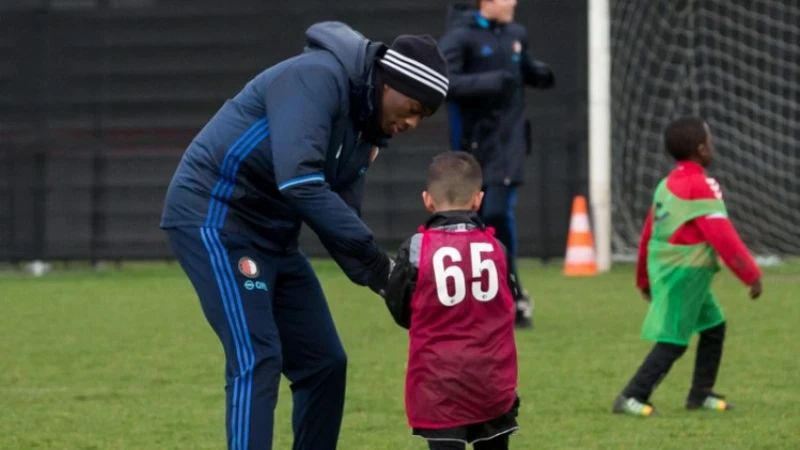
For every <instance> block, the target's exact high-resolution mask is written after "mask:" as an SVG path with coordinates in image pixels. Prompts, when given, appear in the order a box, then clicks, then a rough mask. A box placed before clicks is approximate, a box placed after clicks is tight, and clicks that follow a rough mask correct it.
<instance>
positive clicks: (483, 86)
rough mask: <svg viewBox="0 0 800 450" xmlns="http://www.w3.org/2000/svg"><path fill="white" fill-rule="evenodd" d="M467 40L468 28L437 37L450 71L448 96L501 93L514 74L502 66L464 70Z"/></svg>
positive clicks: (456, 98)
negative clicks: (474, 70) (489, 68)
mask: <svg viewBox="0 0 800 450" xmlns="http://www.w3.org/2000/svg"><path fill="white" fill-rule="evenodd" d="M469 40H470V36H469V34H468V31H466V30H462V29H455V30H451V31H450V32H448V33H447V34H445V35H444V36H442V39H441V40H439V49H440V50H441V51H442V54H443V55H444V57H445V59H446V60H447V68H448V71H449V72H450V88H449V90H448V92H447V97H448V99H451V100H462V99H463V100H466V99H470V98H475V97H489V96H495V95H500V94H502V93H503V92H504V91H505V90H507V89H509V88H510V87H511V86H512V85H513V84H514V82H515V81H514V75H513V74H511V73H508V72H506V71H504V70H495V71H490V72H481V73H472V74H467V73H464V66H465V58H466V57H467V54H468V53H467V48H468V43H469Z"/></svg>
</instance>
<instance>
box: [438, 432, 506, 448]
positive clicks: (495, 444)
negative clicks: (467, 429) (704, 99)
mask: <svg viewBox="0 0 800 450" xmlns="http://www.w3.org/2000/svg"><path fill="white" fill-rule="evenodd" d="M508 438H509V435H508V434H503V435H500V436H498V437H496V438H494V439H491V440H488V441H478V442H475V443H474V444H472V448H474V449H475V450H508ZM428 448H429V449H430V450H465V449H466V448H467V444H465V443H463V442H458V441H428Z"/></svg>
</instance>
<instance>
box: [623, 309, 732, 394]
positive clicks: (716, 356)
mask: <svg viewBox="0 0 800 450" xmlns="http://www.w3.org/2000/svg"><path fill="white" fill-rule="evenodd" d="M724 341H725V322H723V323H721V324H719V325H717V326H715V327H713V328H710V329H708V330H705V331H703V332H702V333H700V342H699V343H698V345H697V356H696V358H695V364H694V375H693V376H692V387H691V389H690V390H689V396H688V401H690V402H702V401H703V400H704V399H705V398H706V396H708V395H709V394H710V393H711V390H712V389H713V388H714V384H715V383H716V381H717V374H718V372H719V366H720V363H721V361H722V347H723V342H724ZM685 352H686V347H685V346H682V345H675V344H667V343H661V342H659V343H657V344H656V345H655V347H653V350H651V351H650V353H649V354H648V355H647V357H646V358H645V360H644V362H643V363H642V365H641V366H640V367H639V369H638V370H637V371H636V374H635V375H634V376H633V378H631V380H630V382H629V383H628V385H627V386H626V387H625V389H624V390H623V391H622V394H623V395H624V396H626V397H633V398H635V399H637V400H639V401H640V402H648V401H649V400H650V396H651V395H652V394H653V391H654V390H655V389H656V387H657V386H658V384H659V383H661V380H663V379H664V377H666V376H667V374H668V373H669V371H670V369H671V368H672V365H673V364H674V363H675V361H677V360H678V358H680V357H681V356H683V354H684V353H685Z"/></svg>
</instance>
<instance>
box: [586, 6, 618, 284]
mask: <svg viewBox="0 0 800 450" xmlns="http://www.w3.org/2000/svg"><path fill="white" fill-rule="evenodd" d="M609 1H610V0H588V2H589V8H588V12H589V20H588V22H589V33H588V37H589V45H588V49H589V74H588V75H589V77H588V78H589V204H590V206H589V210H590V211H591V216H592V228H593V232H594V241H595V252H596V258H597V269H598V270H599V271H600V272H605V271H607V270H609V269H610V268H611V233H612V230H611V43H610V37H611V36H610V34H611V23H610V20H609Z"/></svg>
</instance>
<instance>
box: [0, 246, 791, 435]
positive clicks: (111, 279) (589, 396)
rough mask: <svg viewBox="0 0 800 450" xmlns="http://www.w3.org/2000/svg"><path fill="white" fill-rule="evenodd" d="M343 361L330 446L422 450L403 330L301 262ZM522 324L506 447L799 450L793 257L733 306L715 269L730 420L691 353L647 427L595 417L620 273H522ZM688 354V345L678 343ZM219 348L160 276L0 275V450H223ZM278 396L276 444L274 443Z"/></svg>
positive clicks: (625, 269)
mask: <svg viewBox="0 0 800 450" xmlns="http://www.w3.org/2000/svg"><path fill="white" fill-rule="evenodd" d="M314 264H315V266H316V267H317V269H318V274H319V277H320V279H321V281H322V284H323V287H324V288H325V291H326V295H327V296H328V301H329V302H330V304H331V307H332V310H333V313H334V316H335V320H336V323H337V325H338V328H339V332H340V334H341V337H342V339H343V341H344V344H345V348H346V349H347V351H348V356H349V368H348V391H347V405H346V411H345V418H344V423H343V425H342V433H341V438H340V443H339V448H341V449H398V450H399V449H411V450H414V449H420V450H421V449H424V448H426V447H425V445H424V443H423V442H422V441H420V440H418V438H413V437H411V436H410V434H409V430H408V429H407V425H406V422H405V415H404V411H403V376H404V373H403V371H404V368H405V352H406V346H407V339H406V335H405V334H404V332H403V330H401V329H399V328H397V327H396V326H394V324H393V322H392V321H391V318H390V317H389V315H388V313H387V312H386V310H385V308H384V306H383V304H382V303H381V301H380V300H379V298H378V297H376V296H374V295H373V294H372V293H371V292H369V291H368V290H367V289H364V288H359V287H356V286H354V285H352V284H350V283H349V282H348V281H347V280H346V279H345V277H344V276H343V275H342V274H341V272H340V271H339V270H338V269H337V268H336V267H335V266H334V265H333V264H332V263H330V262H328V261H315V262H314ZM521 271H522V274H523V275H522V277H523V281H524V285H525V286H526V288H527V289H528V290H529V291H530V292H531V293H532V294H533V295H534V296H535V298H536V300H537V303H536V311H535V318H536V330H535V331H532V332H528V331H523V332H520V333H518V346H519V353H520V358H521V365H520V372H521V373H520V376H521V385H520V395H521V397H522V408H521V414H520V418H519V420H520V424H521V427H522V428H521V430H520V432H519V434H518V435H516V436H515V437H513V438H512V448H517V449H537V448H541V449H640V448H658V449H686V448H703V449H771V448H772V449H789V448H800V385H799V384H798V381H800V378H799V377H798V369H800V363H799V362H798V350H797V349H798V348H800V347H798V344H797V342H798V324H800V304H798V302H797V298H796V297H797V295H796V293H797V292H798V290H800V265H797V264H793V265H790V266H784V267H782V268H779V269H770V270H769V271H768V272H767V273H768V275H767V277H766V278H765V280H764V287H765V294H764V296H763V297H762V299H761V300H759V301H757V302H752V301H750V300H749V299H748V298H747V296H746V293H747V291H746V289H745V288H744V287H742V286H741V285H740V284H738V282H737V281H736V280H735V279H734V278H733V277H732V276H731V275H730V274H729V273H728V272H727V271H723V272H722V273H721V275H720V277H719V278H718V280H717V281H716V282H715V293H716V294H717V297H718V298H719V299H720V301H721V303H722V305H723V308H724V309H725V312H726V315H727V317H728V321H729V324H728V340H727V343H726V348H725V351H724V356H723V365H722V370H721V373H720V377H719V381H718V391H720V392H722V393H724V394H727V395H728V397H729V398H730V399H731V401H732V402H734V403H736V405H737V406H738V410H736V411H734V412H731V413H726V414H719V413H710V412H691V413H690V412H687V411H685V410H683V402H684V397H685V395H686V391H687V389H688V387H689V383H690V379H691V369H692V364H693V359H694V348H692V350H690V351H689V352H687V353H686V355H685V356H684V357H683V358H682V359H681V360H679V361H678V363H677V364H676V366H675V367H674V369H673V371H672V372H671V373H670V375H669V376H668V377H667V378H666V379H665V380H664V382H663V383H662V384H661V386H660V387H659V389H658V390H657V392H656V394H655V396H654V398H653V401H654V403H655V404H656V405H657V406H658V407H659V408H660V410H661V415H660V416H659V417H656V418H651V419H638V418H629V417H620V416H615V415H612V414H610V407H611V402H612V400H613V399H614V397H615V395H616V394H617V393H618V391H619V390H620V389H621V388H622V387H623V385H624V384H625V383H626V382H627V381H628V378H629V377H630V376H631V375H632V374H633V372H634V370H635V369H636V368H637V366H638V364H639V363H640V362H641V360H642V358H643V357H644V355H645V354H646V352H647V351H648V350H649V348H650V344H649V343H647V342H644V341H642V340H640V339H639V337H638V333H639V327H640V324H641V320H642V317H643V314H644V312H645V309H646V304H645V303H644V302H643V301H642V300H641V299H640V298H639V297H638V295H637V292H636V291H635V290H634V289H633V288H632V284H633V275H632V268H631V267H630V266H620V267H618V268H616V269H615V270H613V271H612V272H610V273H608V274H604V275H601V276H597V277H589V278H565V277H562V276H561V275H560V273H559V268H558V267H539V266H538V265H536V264H533V263H530V262H524V263H523V265H522V270H521ZM693 347H694V346H693ZM223 405H224V397H223V355H222V350H221V347H220V346H219V344H218V342H217V340H216V337H215V336H214V335H213V333H212V332H211V329H210V328H209V327H208V326H207V324H206V323H205V319H204V318H203V316H202V313H201V310H200V308H199V305H198V303H197V300H196V298H195V294H194V292H193V290H192V288H191V286H190V285H189V283H188V281H187V279H186V278H185V277H184V276H183V274H182V272H180V270H179V269H178V268H177V267H176V266H168V265H153V264H149V265H130V266H127V267H125V268H123V269H122V270H109V271H106V272H100V273H93V272H79V271H78V272H70V273H53V274H49V275H47V276H45V277H43V278H38V279H37V278H29V277H25V276H19V275H8V274H6V275H2V276H0V448H3V449H5V450H12V449H25V450H28V449H104V450H105V449H148V450H152V449H220V448H224V439H225V437H224V411H223ZM290 411H291V396H290V395H289V391H288V386H287V385H286V384H285V383H284V384H283V385H282V386H281V393H280V400H279V404H278V409H277V412H276V419H275V428H276V431H275V445H274V448H276V449H281V450H282V449H289V448H291V425H290V417H291V414H290Z"/></svg>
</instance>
